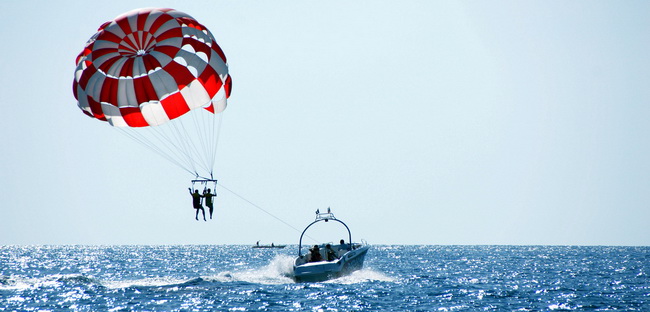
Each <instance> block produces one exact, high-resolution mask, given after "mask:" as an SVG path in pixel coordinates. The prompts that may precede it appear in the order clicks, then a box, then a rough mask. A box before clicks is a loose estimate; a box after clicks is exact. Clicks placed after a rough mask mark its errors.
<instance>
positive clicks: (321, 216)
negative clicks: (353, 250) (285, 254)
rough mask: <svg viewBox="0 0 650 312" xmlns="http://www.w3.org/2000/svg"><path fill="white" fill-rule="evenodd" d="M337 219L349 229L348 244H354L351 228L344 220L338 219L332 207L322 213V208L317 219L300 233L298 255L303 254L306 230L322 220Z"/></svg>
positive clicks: (317, 212) (318, 211)
mask: <svg viewBox="0 0 650 312" xmlns="http://www.w3.org/2000/svg"><path fill="white" fill-rule="evenodd" d="M330 220H332V221H336V222H338V223H341V224H343V226H345V229H346V230H348V244H352V233H351V232H350V228H349V227H348V225H347V224H345V223H344V222H343V221H341V220H339V219H337V218H336V217H335V216H334V214H333V213H332V211H331V209H330V208H327V213H321V212H320V210H318V209H317V210H316V220H314V222H312V223H310V224H309V225H308V226H307V227H306V228H305V230H303V231H302V234H300V242H299V243H298V256H299V257H300V256H302V237H303V236H304V235H305V232H307V230H308V229H309V228H310V227H311V226H312V225H314V224H316V223H318V222H321V221H325V222H328V221H330Z"/></svg>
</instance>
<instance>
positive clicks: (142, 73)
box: [73, 8, 232, 176]
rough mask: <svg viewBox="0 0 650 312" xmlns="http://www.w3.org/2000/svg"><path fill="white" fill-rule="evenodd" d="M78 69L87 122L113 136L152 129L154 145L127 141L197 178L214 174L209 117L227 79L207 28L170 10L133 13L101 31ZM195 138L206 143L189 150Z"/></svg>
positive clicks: (214, 124) (213, 125)
mask: <svg viewBox="0 0 650 312" xmlns="http://www.w3.org/2000/svg"><path fill="white" fill-rule="evenodd" d="M76 64H77V67H76V70H75V77H74V82H73V92H74V96H75V98H76V99H77V104H78V106H79V108H81V110H82V111H83V112H84V113H85V114H86V115H88V116H91V117H93V118H96V119H99V120H102V121H107V122H108V123H109V124H110V125H112V126H114V127H119V128H154V131H153V132H154V133H155V134H154V136H153V138H147V137H142V135H143V134H142V133H140V132H138V131H136V132H131V133H129V135H130V136H133V137H135V138H136V139H137V140H138V141H145V142H144V143H145V144H146V145H147V146H149V147H150V148H152V149H154V150H155V151H157V152H159V153H160V154H162V155H163V156H165V157H167V158H168V159H170V160H171V161H172V162H174V163H177V164H178V165H180V166H181V167H183V168H184V169H186V170H188V171H190V172H192V173H193V174H196V175H197V176H199V175H203V174H206V173H207V174H210V175H211V174H212V166H213V165H214V157H215V154H216V153H215V152H216V141H217V139H218V135H217V134H216V133H217V132H218V127H220V119H218V118H216V117H215V115H216V114H218V113H220V112H222V111H223V110H224V109H225V108H226V100H227V98H228V97H229V96H230V91H231V85H232V79H231V77H230V75H229V74H228V65H227V62H226V56H225V54H224V53H223V51H222V50H221V48H220V47H219V45H218V44H217V42H216V41H215V38H214V36H213V35H212V33H211V32H210V31H209V30H208V29H207V28H206V27H205V26H203V25H202V24H200V23H199V22H197V21H196V20H195V19H194V18H192V17H191V16H190V15H187V14H185V13H182V12H179V11H176V10H173V9H158V8H146V9H137V10H133V11H130V12H127V13H125V14H122V15H120V16H118V17H116V18H115V19H114V20H112V21H109V22H106V23H104V24H103V25H101V26H100V27H99V29H98V31H97V33H96V34H94V35H93V36H92V37H91V38H90V39H89V40H88V42H87V43H86V46H85V47H84V49H83V51H82V52H81V53H80V54H79V56H78V57H77V60H76ZM186 115H195V116H193V117H186ZM219 115H221V114H219ZM187 118H192V120H191V121H183V119H187ZM177 120H179V121H178V122H179V124H174V123H175V122H177ZM203 120H207V121H203ZM183 122H185V123H187V125H188V126H187V127H186V126H185V124H182V123H183ZM199 123H204V124H205V126H200V127H199V128H198V129H196V130H195V131H198V133H184V132H178V133H177V132H176V131H177V130H168V129H166V128H167V127H168V128H172V129H178V128H182V129H181V130H180V131H185V130H186V129H185V128H189V125H194V124H199ZM167 124H172V125H171V126H167V127H162V126H163V125H167ZM166 131H172V132H169V133H168V134H165V132H166ZM160 133H163V134H162V137H163V138H162V139H161V138H159V137H160V136H161V134H160ZM145 136H147V135H146V134H145ZM177 136H180V138H177ZM196 136H201V137H203V136H205V137H206V138H205V139H202V140H207V142H193V140H195V139H196V138H195V137H196ZM158 140H162V141H163V143H157V142H156V141H158ZM206 144H207V145H208V146H207V147H206V146H204V145H206ZM167 145H172V148H171V149H170V150H169V151H167V150H166V148H167ZM211 145H214V147H212V146H211ZM203 158H205V160H204V159H203ZM200 171H201V173H199V172H200Z"/></svg>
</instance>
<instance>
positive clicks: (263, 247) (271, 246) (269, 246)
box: [253, 242, 287, 249]
mask: <svg viewBox="0 0 650 312" xmlns="http://www.w3.org/2000/svg"><path fill="white" fill-rule="evenodd" d="M284 247H287V245H276V244H273V243H271V245H260V242H257V243H256V244H255V245H254V246H253V248H262V249H267V248H279V249H282V248H284Z"/></svg>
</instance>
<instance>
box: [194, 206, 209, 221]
mask: <svg viewBox="0 0 650 312" xmlns="http://www.w3.org/2000/svg"><path fill="white" fill-rule="evenodd" d="M201 212H202V213H203V221H208V220H206V219H205V209H203V207H201ZM197 220H198V219H197Z"/></svg>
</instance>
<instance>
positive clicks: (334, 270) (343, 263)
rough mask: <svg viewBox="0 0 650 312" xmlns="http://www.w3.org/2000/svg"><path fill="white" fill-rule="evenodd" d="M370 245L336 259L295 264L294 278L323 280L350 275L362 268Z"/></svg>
mask: <svg viewBox="0 0 650 312" xmlns="http://www.w3.org/2000/svg"><path fill="white" fill-rule="evenodd" d="M369 248H370V246H368V245H364V246H361V247H360V248H357V249H354V250H350V251H348V252H346V253H345V254H343V256H341V258H340V259H337V260H335V261H319V262H310V263H305V264H301V265H294V267H293V278H294V280H296V282H323V281H326V280H330V279H333V278H337V277H341V276H345V275H349V274H350V273H352V272H354V271H357V270H361V269H362V268H363V261H364V259H365V257H366V253H367V252H368V249H369Z"/></svg>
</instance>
